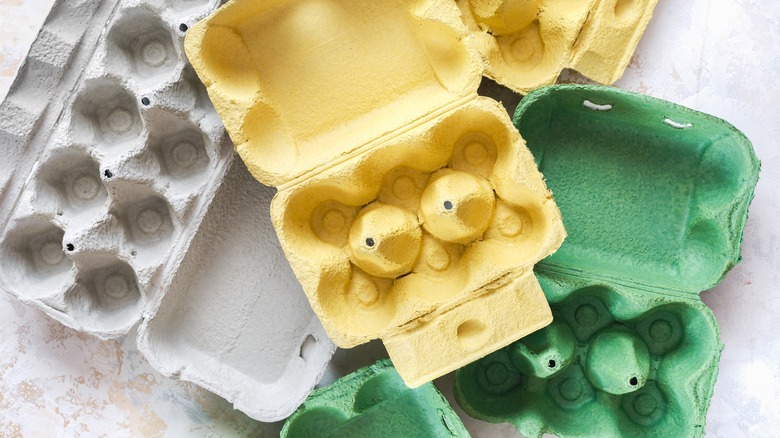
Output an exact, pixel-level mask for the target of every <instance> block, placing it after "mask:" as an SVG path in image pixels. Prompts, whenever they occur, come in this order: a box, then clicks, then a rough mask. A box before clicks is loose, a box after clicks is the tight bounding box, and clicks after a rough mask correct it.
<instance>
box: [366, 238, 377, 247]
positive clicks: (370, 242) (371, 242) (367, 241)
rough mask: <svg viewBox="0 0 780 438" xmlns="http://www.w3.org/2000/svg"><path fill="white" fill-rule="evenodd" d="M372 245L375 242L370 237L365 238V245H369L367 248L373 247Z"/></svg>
mask: <svg viewBox="0 0 780 438" xmlns="http://www.w3.org/2000/svg"><path fill="white" fill-rule="evenodd" d="M374 245H376V242H375V241H374V239H372V238H371V237H369V238H368V239H366V246H367V247H369V248H373V247H374Z"/></svg>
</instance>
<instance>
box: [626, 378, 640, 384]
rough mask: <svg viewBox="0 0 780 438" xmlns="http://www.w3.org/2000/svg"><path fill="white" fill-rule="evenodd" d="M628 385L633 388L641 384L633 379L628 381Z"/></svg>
mask: <svg viewBox="0 0 780 438" xmlns="http://www.w3.org/2000/svg"><path fill="white" fill-rule="evenodd" d="M628 383H630V384H631V386H636V385H637V384H638V383H639V380H637V378H636V377H632V378H631V380H629V381H628Z"/></svg>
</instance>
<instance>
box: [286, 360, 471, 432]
mask: <svg viewBox="0 0 780 438" xmlns="http://www.w3.org/2000/svg"><path fill="white" fill-rule="evenodd" d="M281 436H282V438H315V437H316V438H326V437H344V438H346V437H366V436H386V437H410V438H411V437H438V438H448V437H467V436H469V434H468V432H467V431H466V428H465V427H464V426H463V423H461V421H460V418H458V416H457V414H455V411H453V410H452V407H451V406H450V405H449V403H447V400H446V399H445V398H444V396H442V395H441V393H440V392H439V390H438V389H436V387H435V386H434V385H433V383H430V382H429V383H426V384H424V385H422V386H420V387H419V388H415V389H410V388H408V387H407V386H406V385H405V384H404V381H403V380H402V379H401V377H400V376H399V375H398V372H397V371H396V370H395V369H394V368H393V365H392V363H391V362H390V361H389V360H382V361H379V362H377V363H375V364H373V365H370V366H367V367H365V368H361V369H359V370H357V371H355V372H354V373H352V374H349V375H347V376H344V377H342V378H341V379H339V380H337V381H336V382H334V383H332V384H331V385H329V386H327V387H325V388H321V389H316V390H315V391H314V392H312V394H311V396H310V397H309V399H308V400H306V402H305V403H304V404H303V405H302V406H301V407H300V408H299V409H298V410H297V411H296V412H295V413H294V414H293V415H291V416H290V418H288V419H287V421H286V422H285V424H284V427H283V428H282V432H281Z"/></svg>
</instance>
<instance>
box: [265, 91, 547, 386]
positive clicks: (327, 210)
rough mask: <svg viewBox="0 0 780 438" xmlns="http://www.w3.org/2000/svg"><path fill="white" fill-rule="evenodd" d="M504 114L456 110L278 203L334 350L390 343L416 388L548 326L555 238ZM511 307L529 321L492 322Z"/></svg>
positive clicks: (296, 264)
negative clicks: (538, 273)
mask: <svg viewBox="0 0 780 438" xmlns="http://www.w3.org/2000/svg"><path fill="white" fill-rule="evenodd" d="M502 111H503V110H502V108H501V107H500V106H499V104H498V103H496V102H494V101H492V100H490V99H478V100H477V101H474V102H472V103H469V104H465V105H462V106H460V107H459V108H457V109H456V110H453V111H452V112H448V113H446V114H444V115H441V116H440V117H438V118H436V119H434V120H431V121H428V122H426V123H425V124H423V125H421V126H420V127H418V128H416V129H414V130H412V131H409V132H406V133H404V134H402V135H400V136H398V137H394V138H392V139H390V140H388V141H387V142H385V143H383V144H381V145H378V146H377V147H376V148H373V149H372V151H371V153H370V154H366V155H363V156H360V157H356V158H354V160H355V161H358V162H357V163H355V162H352V161H347V162H345V163H343V164H341V165H338V166H335V167H333V168H331V169H328V170H325V171H324V172H323V173H321V174H319V175H317V176H315V177H313V178H310V179H309V180H307V181H306V182H305V183H302V184H297V185H295V186H293V187H291V188H289V189H287V190H283V191H280V192H279V194H278V196H277V197H276V198H275V201H274V203H273V204H272V215H276V216H275V218H276V219H275V220H276V221H277V223H279V224H281V226H279V227H278V228H277V229H278V232H279V236H280V240H281V241H282V242H283V243H282V247H283V248H285V249H286V251H287V253H288V255H289V256H290V262H291V265H292V267H293V270H294V271H296V273H297V274H298V278H299V279H300V280H301V283H302V284H303V286H304V290H309V291H314V292H313V293H312V292H310V295H309V297H310V300H311V302H312V306H313V307H314V309H315V312H317V313H318V314H319V315H320V317H321V319H322V321H323V324H324V325H325V328H326V330H328V333H329V334H330V336H331V339H333V340H334V342H336V344H338V345H341V346H343V347H352V346H355V345H359V344H362V343H365V342H368V341H369V340H371V339H375V338H382V339H384V341H385V345H386V347H387V348H388V350H389V352H390V354H391V357H393V359H394V361H395V362H396V367H397V368H398V370H399V372H400V373H401V375H402V376H404V377H405V379H407V382H409V383H410V384H411V385H414V384H415V383H416V384H419V383H423V382H424V381H427V380H430V378H431V375H433V374H434V373H440V372H442V370H444V369H447V368H452V369H454V368H457V367H458V366H459V365H458V364H459V363H462V364H466V363H468V361H470V359H472V358H474V357H475V356H476V357H481V356H482V355H484V354H485V352H486V351H487V350H489V349H491V348H493V349H495V348H500V347H501V346H503V345H506V343H507V342H512V340H511V339H510V338H512V337H514V338H517V337H520V336H522V335H523V334H526V333H529V332H530V331H533V330H535V329H538V328H540V327H542V326H544V325H546V324H547V323H549V318H550V315H549V311H548V310H547V308H546V307H547V306H546V304H545V303H544V300H543V299H542V294H541V292H540V291H539V288H538V286H537V285H535V279H534V278H533V276H532V275H531V267H532V266H533V263H534V262H535V261H537V260H539V259H541V258H542V257H544V256H545V255H546V254H549V253H550V252H552V251H553V250H554V248H555V247H556V246H557V245H559V244H560V239H561V238H562V230H561V228H560V224H559V223H558V222H556V218H557V214H558V212H557V209H556V208H555V205H554V203H553V202H552V199H551V198H550V197H549V194H548V193H547V191H546V190H545V188H544V186H543V185H542V182H541V179H536V178H527V176H534V175H536V169H535V168H534V167H533V164H532V161H531V160H532V159H531V156H530V154H527V153H524V150H522V149H520V148H519V147H518V146H519V145H520V144H521V142H522V140H521V139H520V138H519V137H518V136H517V133H516V131H515V130H513V129H511V128H510V127H509V125H508V124H507V123H506V122H505V121H504V120H502V116H501V114H502ZM504 117H505V116H504ZM510 169H511V170H510ZM508 175H520V177H517V178H507V176H508ZM355 182H359V183H357V184H356V183H355ZM515 280H517V281H515ZM423 291H424V292H423ZM522 291H527V293H522ZM493 295H495V296H493ZM499 297H502V298H499ZM507 299H509V300H524V301H525V302H526V304H525V306H526V308H525V309H524V310H523V311H524V312H526V313H525V316H524V317H522V318H521V317H519V316H518V315H516V314H512V315H511V316H512V318H500V317H499V316H497V315H502V314H503V313H505V310H504V309H506V308H507V306H505V305H503V301H501V300H507ZM472 300H473V301H474V302H473V303H472V302H471V301H472ZM460 306H464V307H463V309H462V310H458V308H459V307H460ZM507 316H510V315H507ZM496 320H498V321H501V323H500V324H497V323H496V322H495V321H496ZM508 321H513V322H508ZM439 332H442V333H443V334H441V333H439ZM426 339H427V340H428V341H426V342H424V343H423V344H421V343H420V342H421V341H424V340H426ZM418 340H419V341H418ZM433 340H437V342H434V341H433ZM430 343H432V344H433V345H429V344H430ZM434 345H446V348H437V347H435V346H434ZM421 357H426V358H429V361H428V362H427V363H428V364H429V366H428V369H422V368H421V367H420V366H419V365H418V364H417V362H418V361H419V358H421ZM415 358H416V359H415ZM445 372H446V371H445ZM426 379H427V380H426ZM413 382H415V383H413Z"/></svg>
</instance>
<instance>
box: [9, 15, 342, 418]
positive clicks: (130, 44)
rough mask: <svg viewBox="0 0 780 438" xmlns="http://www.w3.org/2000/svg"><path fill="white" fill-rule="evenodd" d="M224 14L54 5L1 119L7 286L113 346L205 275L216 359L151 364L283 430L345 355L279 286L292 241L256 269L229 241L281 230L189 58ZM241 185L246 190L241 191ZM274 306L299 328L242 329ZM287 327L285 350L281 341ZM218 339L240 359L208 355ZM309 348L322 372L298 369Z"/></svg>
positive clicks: (259, 247) (202, 325) (260, 247)
mask: <svg viewBox="0 0 780 438" xmlns="http://www.w3.org/2000/svg"><path fill="white" fill-rule="evenodd" d="M218 6H219V2H218V1H216V0H198V1H178V0H171V1H162V0H159V1H140V0H132V1H130V0H128V1H109V0H103V1H97V0H88V1H81V2H68V1H64V0H61V1H57V2H55V3H54V6H53V8H52V11H51V13H50V15H49V17H48V18H47V20H46V23H45V24H44V26H43V28H42V30H41V32H40V34H39V36H38V38H37V39H36V41H35V42H34V44H33V46H32V48H31V50H30V52H29V55H28V57H27V59H26V61H25V63H24V64H23V66H22V68H21V69H20V72H19V75H18V77H17V79H16V81H15V83H14V85H13V86H12V88H11V90H10V92H9V94H8V96H7V98H6V100H5V101H4V102H3V104H2V105H1V106H0V108H2V113H1V114H2V115H0V141H1V142H2V143H3V148H2V149H3V151H4V152H3V153H4V154H5V156H4V162H3V164H2V166H3V167H4V168H5V171H4V172H2V174H3V178H4V180H2V181H0V183H1V184H2V185H3V191H2V196H0V266H2V269H0V285H1V286H2V288H3V289H5V290H6V291H8V292H10V293H11V294H12V295H14V296H15V297H17V298H18V299H19V300H20V301H22V302H24V303H27V304H30V305H32V306H34V307H36V308H38V309H41V310H42V311H44V312H45V313H47V314H48V315H50V316H52V317H53V318H55V319H57V320H58V321H60V322H61V323H63V324H65V325H67V326H69V327H72V328H75V329H78V330H81V331H84V332H87V333H90V334H92V335H95V336H98V337H100V338H104V339H105V338H114V337H117V336H121V335H124V334H126V333H127V332H128V331H129V330H130V329H131V328H133V327H134V326H136V325H137V324H138V322H139V321H141V320H142V319H145V320H147V322H148V320H150V319H152V318H154V316H155V313H156V312H157V309H158V308H159V307H160V306H161V304H162V307H163V308H164V309H165V308H169V307H170V306H171V302H170V300H168V301H166V299H165V298H166V294H167V292H168V291H170V290H172V289H179V288H180V287H181V286H180V285H181V284H182V283H183V282H184V280H183V279H185V278H190V277H192V276H193V273H198V274H201V275H202V274H203V273H208V274H207V275H208V276H209V277H210V278H211V279H221V280H222V281H221V282H217V283H215V284H212V286H213V289H212V290H210V292H211V295H209V296H204V295H203V294H201V295H197V293H196V291H194V290H195V289H196V287H192V288H190V289H192V290H193V292H192V293H191V294H188V297H189V298H191V299H193V298H194V299H196V300H198V301H197V302H193V303H190V305H195V306H199V305H205V304H206V302H207V301H208V300H212V301H217V302H214V303H209V305H210V306H211V307H210V308H211V309H212V310H213V311H212V312H209V313H208V314H206V315H201V316H203V318H202V319H198V320H196V321H186V322H187V324H188V328H189V329H190V330H192V331H193V333H195V332H198V331H200V332H207V333H208V335H204V336H202V337H201V339H202V340H204V342H203V343H204V344H207V346H206V347H203V346H201V347H202V348H201V349H200V350H197V351H196V349H191V350H186V349H185V348H184V347H186V346H187V341H188V340H187V339H186V338H187V337H186V336H180V337H178V338H176V337H174V338H173V340H170V339H168V340H169V343H168V344H164V345H166V347H167V348H169V350H171V351H177V352H178V354H177V355H172V354H162V353H160V359H159V360H154V359H157V358H156V357H155V358H152V359H153V361H155V363H156V365H157V366H158V368H159V369H161V370H162V371H163V372H164V373H165V374H167V375H172V376H182V377H183V378H185V379H188V380H194V381H196V382H197V383H199V384H201V385H202V386H205V387H207V388H209V389H212V390H213V391H214V392H216V393H218V394H220V395H222V396H225V397H227V398H228V399H231V400H232V401H234V402H236V404H237V405H238V406H240V407H241V408H242V409H244V410H245V411H246V412H247V413H248V414H250V415H252V416H254V417H257V418H260V419H265V420H277V419H280V418H283V417H284V416H286V415H288V414H289V413H290V412H292V411H293V410H294V409H295V408H296V407H297V405H298V404H300V403H301V402H302V401H303V400H304V399H305V397H306V395H307V394H308V392H309V391H310V390H311V388H313V386H314V385H315V383H316V381H317V380H318V379H319V377H320V376H321V374H322V372H324V368H325V366H326V364H327V361H328V359H329V357H330V355H331V354H332V352H333V350H334V346H333V345H332V344H331V343H330V341H329V340H328V339H327V336H326V335H325V333H324V330H323V329H322V327H321V326H320V324H319V323H318V321H317V320H316V317H315V316H314V315H313V313H312V312H311V309H310V308H309V307H308V306H305V305H303V306H300V305H297V306H293V307H290V306H292V305H293V304H299V302H300V301H301V300H300V299H298V300H296V297H295V293H296V292H297V293H298V294H299V297H300V298H303V294H302V292H301V291H300V287H299V286H298V285H297V284H296V282H295V279H294V276H293V275H292V273H291V272H290V271H289V269H288V270H283V269H282V270H279V269H276V270H275V272H273V273H269V271H270V266H268V267H266V266H264V265H263V262H264V261H265V259H264V257H267V261H268V263H271V262H273V260H279V259H280V257H281V260H283V256H282V252H281V249H280V248H279V246H278V243H277V242H275V241H268V242H258V243H257V244H256V245H253V246H251V247H247V249H246V250H245V254H244V256H245V255H250V256H253V257H248V258H247V257H242V256H239V255H231V251H233V253H234V252H235V251H234V250H233V249H232V248H225V247H224V245H223V244H222V242H223V239H222V237H220V234H221V233H223V232H222V231H221V230H220V228H226V229H228V230H229V229H230V228H231V226H232V222H224V223H219V222H218V221H217V220H216V219H213V217H222V218H225V219H226V218H227V217H229V218H231V219H235V220H239V221H240V220H244V222H245V223H244V224H242V228H241V229H240V230H237V232H236V234H238V235H240V234H241V233H243V232H252V234H255V233H259V232H261V231H262V229H263V228H264V227H265V228H267V227H269V226H270V225H268V220H267V217H266V219H265V220H266V222H263V216H257V215H256V212H257V210H260V211H264V210H265V209H264V208H263V207H262V205H263V204H262V202H263V199H265V198H262V197H257V196H256V194H257V193H259V192H262V190H261V189H260V188H257V187H255V186H254V185H247V184H248V182H250V183H251V184H255V185H257V186H259V184H257V183H256V182H254V180H253V179H248V181H242V180H241V175H245V174H247V171H246V169H245V168H243V165H242V164H241V163H240V161H237V162H236V163H233V161H234V156H235V155H234V153H233V151H232V144H231V142H230V140H229V138H228V136H227V135H226V133H225V130H224V127H223V126H222V124H221V121H220V119H219V117H218V115H217V114H216V112H215V111H214V108H213V106H212V105H211V103H210V102H209V100H208V96H207V95H206V93H205V90H203V87H202V85H201V84H200V83H199V81H198V79H197V76H196V75H195V73H194V71H193V70H192V68H191V66H190V65H189V63H188V62H187V61H186V58H185V56H184V51H183V47H182V40H183V36H184V34H185V32H186V31H187V30H188V23H190V24H191V23H194V22H197V21H198V20H200V19H202V18H203V17H204V16H205V15H206V14H208V13H209V12H210V11H213V10H214V9H216V8H217V7H218ZM235 184H238V185H240V186H242V187H246V189H245V190H244V189H237V188H234V187H230V186H231V185H235ZM250 188H251V189H250ZM217 192H222V193H229V194H230V196H232V198H231V199H233V198H239V199H240V200H239V201H235V200H233V201H231V202H233V203H234V204H239V205H241V206H242V208H243V209H236V210H235V213H233V214H232V215H225V214H223V213H221V212H215V211H214V210H213V209H210V208H209V206H210V204H211V203H212V201H213V199H214V196H215V193H217ZM226 196H227V195H226ZM242 215H251V216H252V218H253V219H252V220H246V219H245V218H243V217H242ZM204 218H205V219H204ZM204 222H205V223H207V224H208V225H204ZM250 230H252V231H250ZM215 240H218V241H216V242H215ZM201 241H207V242H209V243H198V246H199V248H198V250H197V251H200V252H201V253H208V252H209V251H211V250H212V248H214V247H221V248H222V249H223V250H224V251H223V252H224V254H219V253H214V252H212V253H211V255H212V257H213V258H216V259H222V258H223V257H224V259H225V260H230V261H232V262H234V263H235V262H243V263H244V264H245V266H244V267H243V269H244V270H246V267H247V266H250V267H251V269H252V270H253V272H255V273H266V274H268V275H267V276H266V277H264V280H266V281H267V282H266V283H265V284H258V283H257V282H255V281H254V280H256V279H254V278H253V279H250V278H249V277H246V278H244V277H241V276H236V273H235V272H232V271H230V268H229V267H225V266H219V265H217V264H215V263H209V262H207V261H204V260H203V256H197V255H194V252H195V250H193V249H192V248H191V245H192V244H193V242H201ZM253 261H254V262H253ZM252 263H256V264H257V265H261V266H252ZM222 265H224V263H223V264H222ZM180 295H181V294H174V296H176V297H178V296H180ZM235 295H237V296H235ZM259 295H263V296H264V300H260V299H258V296H259ZM220 297H221V299H222V300H233V301H241V300H243V301H245V307H244V308H243V309H236V308H231V307H230V306H229V305H225V304H224V303H219V302H218V301H219V299H220ZM268 301H271V302H272V303H273V304H274V305H275V306H277V307H284V308H288V307H290V309H291V310H286V311H285V312H280V313H279V315H280V316H281V315H286V317H287V318H286V319H282V318H265V320H266V321H267V323H266V325H264V326H261V325H259V324H258V323H256V322H255V321H254V320H253V321H250V322H247V320H246V317H245V316H242V315H244V314H248V313H249V309H251V310H252V311H253V312H255V313H257V312H260V311H261V310H260V307H263V310H262V312H265V311H266V310H265V308H264V306H263V305H262V304H263V303H265V305H268V304H269V303H268ZM303 303H304V304H305V300H304V301H303ZM166 315H167V314H166ZM161 318H162V316H161ZM177 322H181V320H177V321H176V322H173V323H171V324H169V325H164V326H163V325H161V329H164V330H166V332H164V333H154V329H150V332H145V328H142V330H141V337H142V338H143V337H152V338H154V339H156V337H157V335H161V336H162V337H163V338H164V337H165V336H164V335H167V334H169V333H171V332H176V331H177V330H179V329H177V327H176V323H177ZM248 327H251V328H248ZM243 329H245V331H243ZM280 329H281V331H282V332H283V333H285V336H275V337H274V336H271V334H273V333H277V332H278V331H279V330H280ZM263 335H268V336H263ZM248 337H251V338H252V339H251V343H252V344H253V345H250V342H248V341H247V338H248ZM215 338H216V339H219V341H220V342H221V343H222V346H224V345H230V346H231V354H230V355H229V354H227V353H225V352H221V351H217V350H216V348H215V349H214V350H211V351H209V350H208V345H211V346H213V345H214V344H217V342H216V341H214V339H215ZM282 338H284V339H282ZM176 342H181V345H174V344H175V343H176ZM208 342H210V343H211V344H208ZM265 344H268V345H267V348H265V349H257V347H258V346H259V345H260V346H262V345H265ZM304 344H306V347H305V348H304V347H303V345H304ZM143 345H144V347H142V350H143V352H144V353H145V354H147V355H150V356H151V355H156V354H157V353H158V350H159V349H156V347H159V345H158V344H155V343H154V342H145V343H143ZM146 347H148V348H146ZM177 349H178V350H177ZM304 349H305V350H307V351H306V354H305V356H306V357H310V361H309V362H306V361H303V362H302V363H299V361H301V355H302V353H301V352H302V350H304ZM196 352H197V354H198V355H200V356H202V358H201V359H200V360H198V361H194V360H192V356H193V355H195V353H196ZM269 352H270V353H269ZM242 355H243V356H245V357H243V358H242V359H241V361H243V362H255V364H254V365H257V364H258V363H259V364H261V365H262V364H265V363H268V364H271V365H272V367H274V368H279V369H283V370H286V372H288V374H290V375H289V376H283V377H284V379H282V378H281V377H282V373H281V372H280V373H276V374H273V376H275V377H278V379H277V380H278V381H274V380H272V379H269V378H268V377H267V376H266V375H265V374H263V373H259V374H258V373H257V372H254V373H253V372H252V371H251V370H249V371H247V370H246V369H239V368H240V367H241V366H243V367H244V368H247V367H246V366H245V365H242V364H240V363H239V362H240V361H239V360H233V359H232V358H233V357H238V356H242ZM180 362H183V363H184V364H186V368H187V369H186V371H183V369H184V368H185V365H183V364H181V363H180ZM206 364H208V367H207V366H206ZM260 368H262V366H260ZM239 372H240V373H241V374H240V375H241V376H245V377H246V376H249V377H250V380H251V379H254V380H253V382H255V386H256V385H257V384H258V383H263V384H264V385H266V386H269V385H270V386H274V384H276V386H278V387H280V388H281V389H282V390H281V391H279V392H280V393H281V395H279V396H278V397H276V398H274V399H269V398H263V397H261V395H262V393H261V392H259V391H256V388H251V389H249V388H250V387H251V385H247V384H246V382H245V381H244V382H241V381H239V380H240V379H237V378H235V377H233V378H232V379H230V378H228V377H224V376H232V375H235V374H237V373H239ZM245 380H246V379H245ZM291 382H293V383H291Z"/></svg>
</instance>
